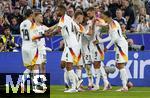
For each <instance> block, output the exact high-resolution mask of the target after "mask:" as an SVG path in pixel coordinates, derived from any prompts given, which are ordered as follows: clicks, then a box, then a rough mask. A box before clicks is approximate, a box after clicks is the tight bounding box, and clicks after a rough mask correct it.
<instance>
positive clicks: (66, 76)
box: [64, 68, 69, 86]
mask: <svg viewBox="0 0 150 98" xmlns="http://www.w3.org/2000/svg"><path fill="white" fill-rule="evenodd" d="M64 82H65V84H66V85H68V86H69V78H68V74H67V70H66V68H64Z"/></svg>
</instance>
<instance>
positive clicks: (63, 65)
mask: <svg viewBox="0 0 150 98" xmlns="http://www.w3.org/2000/svg"><path fill="white" fill-rule="evenodd" d="M65 66H66V62H65V61H61V64H60V67H61V68H62V69H64V68H65Z"/></svg>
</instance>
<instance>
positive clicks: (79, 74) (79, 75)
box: [76, 69, 82, 80]
mask: <svg viewBox="0 0 150 98" xmlns="http://www.w3.org/2000/svg"><path fill="white" fill-rule="evenodd" d="M76 74H77V76H78V79H79V80H80V79H82V70H81V69H76Z"/></svg>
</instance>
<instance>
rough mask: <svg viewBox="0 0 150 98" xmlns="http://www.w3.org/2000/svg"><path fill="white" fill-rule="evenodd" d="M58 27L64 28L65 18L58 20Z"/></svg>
mask: <svg viewBox="0 0 150 98" xmlns="http://www.w3.org/2000/svg"><path fill="white" fill-rule="evenodd" d="M58 26H59V27H64V26H65V17H64V16H62V17H61V18H60V20H59V23H58Z"/></svg>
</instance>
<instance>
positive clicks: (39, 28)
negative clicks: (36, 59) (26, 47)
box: [37, 25, 49, 50]
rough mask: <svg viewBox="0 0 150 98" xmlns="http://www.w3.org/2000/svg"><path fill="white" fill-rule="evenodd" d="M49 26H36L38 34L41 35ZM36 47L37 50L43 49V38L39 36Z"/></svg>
mask: <svg viewBox="0 0 150 98" xmlns="http://www.w3.org/2000/svg"><path fill="white" fill-rule="evenodd" d="M48 29H49V28H48V27H47V26H45V25H39V26H37V31H38V34H39V35H40V36H41V35H42V34H44V33H45V31H47V30H48ZM37 44H38V49H39V50H43V49H45V46H46V43H45V38H41V39H39V40H38V43H37Z"/></svg>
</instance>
